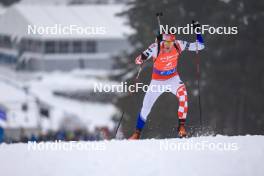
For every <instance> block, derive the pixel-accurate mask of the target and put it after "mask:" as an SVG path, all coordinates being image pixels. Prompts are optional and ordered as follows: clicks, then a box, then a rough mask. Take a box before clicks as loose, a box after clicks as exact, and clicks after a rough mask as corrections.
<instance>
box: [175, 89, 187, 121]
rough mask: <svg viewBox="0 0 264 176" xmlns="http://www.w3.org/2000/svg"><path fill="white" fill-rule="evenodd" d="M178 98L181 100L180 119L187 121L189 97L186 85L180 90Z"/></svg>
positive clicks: (177, 94)
mask: <svg viewBox="0 0 264 176" xmlns="http://www.w3.org/2000/svg"><path fill="white" fill-rule="evenodd" d="M176 96H177V98H178V100H179V109H178V118H179V119H186V116H187V111H188V97H187V91H186V88H185V85H182V86H180V87H179V88H178V90H177V93H176Z"/></svg>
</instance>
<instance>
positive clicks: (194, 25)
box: [192, 20, 201, 32]
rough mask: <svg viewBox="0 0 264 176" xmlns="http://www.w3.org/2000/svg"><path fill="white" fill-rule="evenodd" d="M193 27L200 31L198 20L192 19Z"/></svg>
mask: <svg viewBox="0 0 264 176" xmlns="http://www.w3.org/2000/svg"><path fill="white" fill-rule="evenodd" d="M192 25H193V29H194V30H197V32H200V28H201V24H200V23H199V21H195V20H192Z"/></svg>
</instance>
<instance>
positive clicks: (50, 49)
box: [45, 41, 56, 53]
mask: <svg viewBox="0 0 264 176" xmlns="http://www.w3.org/2000/svg"><path fill="white" fill-rule="evenodd" d="M55 51H56V50H55V41H47V42H45V53H55Z"/></svg>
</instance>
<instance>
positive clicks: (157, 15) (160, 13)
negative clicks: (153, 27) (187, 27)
mask: <svg viewBox="0 0 264 176" xmlns="http://www.w3.org/2000/svg"><path fill="white" fill-rule="evenodd" d="M161 16H163V13H162V12H157V13H156V17H157V21H158V25H159V28H160V24H161V23H160V17H161Z"/></svg>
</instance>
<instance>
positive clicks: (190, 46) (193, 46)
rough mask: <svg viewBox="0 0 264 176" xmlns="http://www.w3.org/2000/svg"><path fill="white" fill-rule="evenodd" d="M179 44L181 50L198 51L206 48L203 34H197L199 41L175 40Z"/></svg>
mask: <svg viewBox="0 0 264 176" xmlns="http://www.w3.org/2000/svg"><path fill="white" fill-rule="evenodd" d="M175 42H176V44H178V46H180V48H181V51H184V50H188V51H196V50H202V49H204V41H203V38H202V36H201V34H197V41H196V42H192V43H190V42H186V41H182V40H176V41H175Z"/></svg>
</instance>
